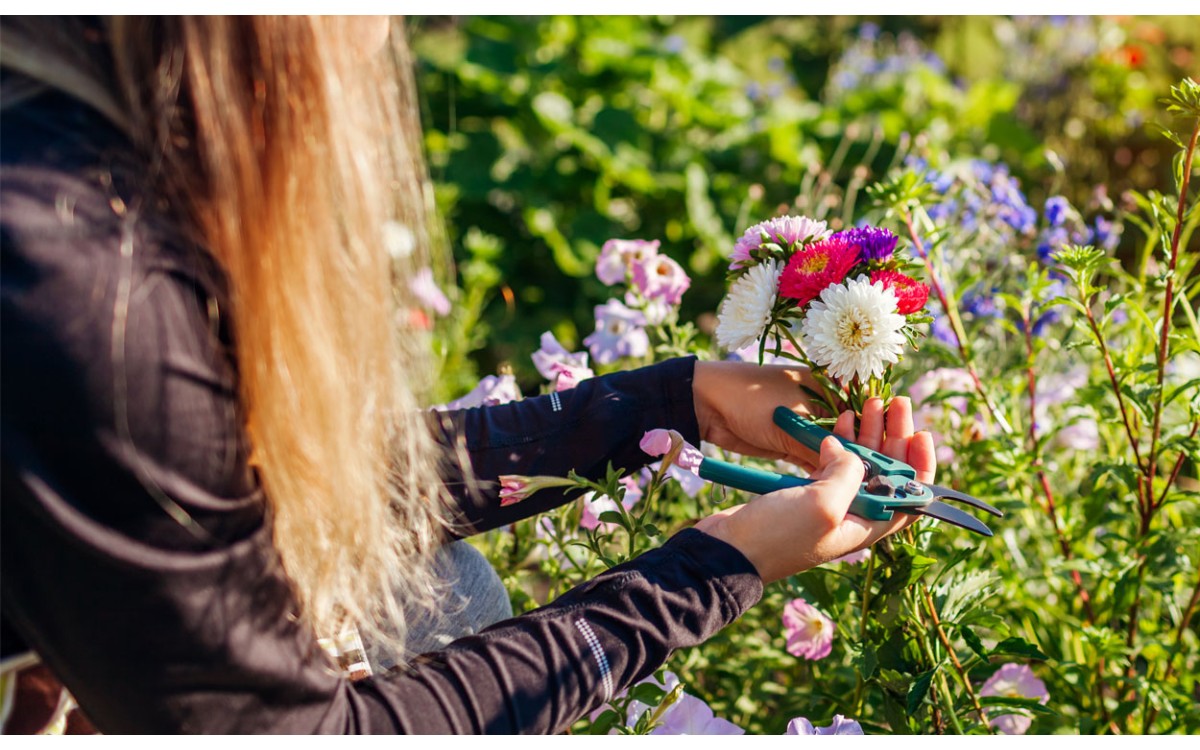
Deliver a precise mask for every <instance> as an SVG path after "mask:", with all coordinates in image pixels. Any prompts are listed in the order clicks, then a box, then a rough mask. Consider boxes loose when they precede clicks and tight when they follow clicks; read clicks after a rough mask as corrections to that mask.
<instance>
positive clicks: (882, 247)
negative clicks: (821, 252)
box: [834, 227, 900, 263]
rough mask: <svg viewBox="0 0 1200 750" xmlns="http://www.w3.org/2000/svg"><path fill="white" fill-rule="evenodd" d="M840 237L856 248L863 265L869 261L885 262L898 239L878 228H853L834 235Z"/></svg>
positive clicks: (885, 230)
mask: <svg viewBox="0 0 1200 750" xmlns="http://www.w3.org/2000/svg"><path fill="white" fill-rule="evenodd" d="M839 235H840V236H842V237H844V238H845V239H846V242H848V243H849V244H851V245H853V246H855V247H857V248H858V251H859V258H860V259H861V260H862V261H863V262H864V263H865V262H866V261H869V260H887V259H888V258H890V257H892V252H893V251H894V250H895V249H896V242H897V241H898V240H899V239H900V238H899V237H897V236H896V235H894V234H892V233H891V232H890V231H889V230H887V229H881V228H880V227H855V228H854V229H847V230H846V231H844V232H839V233H838V234H836V235H834V236H835V237H837V236H839Z"/></svg>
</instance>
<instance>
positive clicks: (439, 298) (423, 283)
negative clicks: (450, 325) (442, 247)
mask: <svg viewBox="0 0 1200 750" xmlns="http://www.w3.org/2000/svg"><path fill="white" fill-rule="evenodd" d="M408 288H409V290H410V291H412V293H413V296H414V297H416V298H417V300H418V301H420V303H421V304H422V305H424V306H425V307H428V308H429V309H430V310H433V311H434V312H435V313H437V314H438V315H448V314H450V300H449V299H447V297H446V295H445V293H443V292H442V290H441V289H440V288H439V287H438V285H437V282H436V281H434V280H433V269H432V268H430V267H429V266H425V267H424V268H422V269H420V270H418V271H417V272H416V273H415V274H413V276H412V278H411V279H409V280H408Z"/></svg>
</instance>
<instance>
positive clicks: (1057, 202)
mask: <svg viewBox="0 0 1200 750" xmlns="http://www.w3.org/2000/svg"><path fill="white" fill-rule="evenodd" d="M1070 209H1071V204H1070V203H1069V202H1067V199H1066V198H1064V197H1062V196H1061V195H1056V196H1054V197H1053V198H1050V199H1048V200H1047V201H1046V221H1047V222H1049V224H1050V226H1052V227H1059V226H1062V223H1063V222H1064V221H1066V220H1067V212H1068V211H1069V210H1070Z"/></svg>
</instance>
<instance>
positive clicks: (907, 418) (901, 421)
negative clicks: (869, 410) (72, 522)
mask: <svg viewBox="0 0 1200 750" xmlns="http://www.w3.org/2000/svg"><path fill="white" fill-rule="evenodd" d="M912 434H913V412H912V402H911V401H909V400H908V397H907V396H898V397H897V398H895V399H894V400H893V401H892V403H891V405H890V406H888V410H887V437H886V438H885V439H884V441H883V452H884V453H886V454H887V455H889V456H891V457H892V458H896V459H899V460H901V461H905V460H907V456H908V439H909V438H911V437H912Z"/></svg>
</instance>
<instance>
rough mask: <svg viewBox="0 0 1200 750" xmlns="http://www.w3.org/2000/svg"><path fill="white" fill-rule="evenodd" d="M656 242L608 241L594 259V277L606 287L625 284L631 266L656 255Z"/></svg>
mask: <svg viewBox="0 0 1200 750" xmlns="http://www.w3.org/2000/svg"><path fill="white" fill-rule="evenodd" d="M658 245H659V242H658V240H652V241H649V242H648V241H646V240H609V241H608V242H605V243H604V247H602V248H600V255H599V257H597V258H596V277H597V278H598V279H600V281H602V282H604V284H605V285H606V286H612V285H613V284H622V283H624V282H625V279H626V277H627V274H628V273H629V270H630V269H631V268H632V267H633V264H634V263H635V262H637V261H640V260H642V259H644V258H650V257H653V256H655V255H658Z"/></svg>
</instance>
